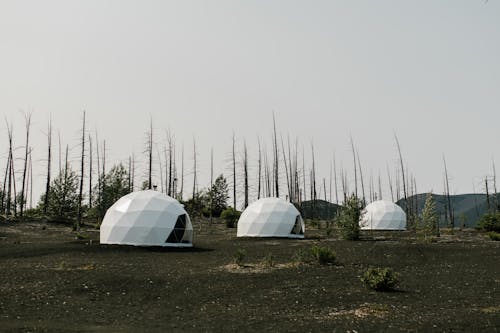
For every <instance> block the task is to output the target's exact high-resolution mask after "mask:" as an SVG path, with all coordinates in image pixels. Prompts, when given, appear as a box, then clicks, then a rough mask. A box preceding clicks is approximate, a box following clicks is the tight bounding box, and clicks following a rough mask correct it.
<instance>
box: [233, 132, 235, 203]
mask: <svg viewBox="0 0 500 333" xmlns="http://www.w3.org/2000/svg"><path fill="white" fill-rule="evenodd" d="M235 141H236V140H235V137H234V132H233V208H234V210H236V149H235V144H236V143H235Z"/></svg>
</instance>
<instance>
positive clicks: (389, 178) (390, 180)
mask: <svg viewBox="0 0 500 333" xmlns="http://www.w3.org/2000/svg"><path fill="white" fill-rule="evenodd" d="M387 181H388V182H389V191H390V192H391V200H392V202H394V191H393V188H392V177H391V171H390V170H389V166H388V165H387Z"/></svg>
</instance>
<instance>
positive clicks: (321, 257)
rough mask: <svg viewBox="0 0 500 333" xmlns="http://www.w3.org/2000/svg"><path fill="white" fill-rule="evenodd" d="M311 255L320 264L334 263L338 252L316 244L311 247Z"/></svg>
mask: <svg viewBox="0 0 500 333" xmlns="http://www.w3.org/2000/svg"><path fill="white" fill-rule="evenodd" d="M311 255H312V257H313V258H314V260H315V261H317V262H318V263H319V264H320V265H326V264H333V263H334V262H335V259H336V254H335V252H334V251H333V250H331V249H329V248H327V247H321V246H316V245H314V246H313V247H311Z"/></svg>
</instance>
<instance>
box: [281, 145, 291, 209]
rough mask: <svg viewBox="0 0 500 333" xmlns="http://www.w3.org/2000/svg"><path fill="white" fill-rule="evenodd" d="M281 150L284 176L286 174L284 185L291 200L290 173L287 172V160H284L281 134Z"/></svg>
mask: <svg viewBox="0 0 500 333" xmlns="http://www.w3.org/2000/svg"><path fill="white" fill-rule="evenodd" d="M281 150H282V153H283V163H284V164H285V176H286V187H287V189H288V198H289V199H290V200H291V197H290V196H291V189H290V184H291V181H290V176H291V174H290V175H289V173H288V163H287V160H286V151H285V145H284V143H283V136H281Z"/></svg>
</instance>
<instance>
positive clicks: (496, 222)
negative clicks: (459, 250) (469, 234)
mask: <svg viewBox="0 0 500 333" xmlns="http://www.w3.org/2000/svg"><path fill="white" fill-rule="evenodd" d="M476 228H477V229H479V230H482V231H495V232H500V213H488V214H484V215H483V216H482V217H481V219H480V220H479V222H478V223H477V227H476Z"/></svg>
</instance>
